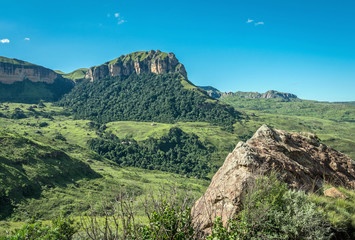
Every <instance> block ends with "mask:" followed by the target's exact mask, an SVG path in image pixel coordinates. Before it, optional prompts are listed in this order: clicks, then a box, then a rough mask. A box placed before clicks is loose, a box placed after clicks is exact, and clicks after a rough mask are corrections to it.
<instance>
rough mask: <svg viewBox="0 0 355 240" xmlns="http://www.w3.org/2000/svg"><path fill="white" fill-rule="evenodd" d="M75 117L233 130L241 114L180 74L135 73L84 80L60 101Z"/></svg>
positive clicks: (103, 120)
mask: <svg viewBox="0 0 355 240" xmlns="http://www.w3.org/2000/svg"><path fill="white" fill-rule="evenodd" d="M59 105H60V106H63V107H66V108H69V109H71V110H72V112H73V114H74V116H75V117H76V118H83V119H90V120H94V121H97V122H100V123H107V122H112V121H156V122H165V123H174V122H177V121H203V122H210V123H213V124H217V125H220V126H224V127H225V128H229V129H230V130H231V129H232V125H233V124H234V123H235V121H236V119H237V118H238V116H239V113H238V112H237V111H236V110H234V109H233V108H232V107H230V106H228V105H226V104H222V103H220V102H218V101H217V100H214V99H212V98H210V97H209V96H207V95H206V94H204V93H203V92H202V91H200V90H199V89H198V88H196V87H195V86H193V85H192V84H191V83H189V82H188V81H187V80H186V79H185V78H184V77H183V76H182V75H181V74H178V73H174V74H173V73H169V74H141V75H136V74H132V75H130V76H129V77H123V76H121V77H113V78H107V79H99V80H96V81H94V82H90V81H83V82H82V83H79V84H77V86H76V87H75V88H74V89H73V91H71V92H70V93H69V94H67V95H66V96H65V97H64V98H63V99H61V100H60V101H59Z"/></svg>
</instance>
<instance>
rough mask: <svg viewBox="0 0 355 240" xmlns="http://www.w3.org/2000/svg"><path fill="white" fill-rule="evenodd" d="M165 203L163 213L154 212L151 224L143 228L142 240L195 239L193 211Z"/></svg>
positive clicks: (150, 220)
mask: <svg viewBox="0 0 355 240" xmlns="http://www.w3.org/2000/svg"><path fill="white" fill-rule="evenodd" d="M179 207H180V206H176V205H169V204H167V203H166V202H163V205H162V208H161V209H162V210H163V211H162V212H157V211H154V212H153V213H152V214H151V217H150V219H149V224H147V225H146V226H144V227H143V228H142V237H141V239H142V240H164V239H166V240H168V239H176V240H185V239H193V236H194V229H193V226H192V218H191V209H190V208H185V209H179Z"/></svg>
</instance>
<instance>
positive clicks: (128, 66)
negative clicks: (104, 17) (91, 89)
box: [85, 50, 187, 81]
mask: <svg viewBox="0 0 355 240" xmlns="http://www.w3.org/2000/svg"><path fill="white" fill-rule="evenodd" d="M172 72H179V73H181V74H182V75H183V76H184V77H185V78H187V73H186V70H185V67H184V65H183V64H181V63H179V60H178V59H177V58H176V57H175V55H174V54H173V53H163V52H160V51H159V50H157V51H154V50H151V51H149V52H135V53H131V54H128V55H122V56H121V57H119V58H117V59H114V60H112V61H110V62H106V63H105V64H103V65H100V66H96V67H91V68H90V69H89V70H88V71H87V73H86V76H85V78H86V79H90V80H91V81H95V80H97V79H101V78H106V77H115V76H122V75H123V76H129V75H131V74H132V73H136V74H138V75H139V74H142V73H156V74H161V73H172Z"/></svg>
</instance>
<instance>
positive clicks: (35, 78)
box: [0, 57, 59, 84]
mask: <svg viewBox="0 0 355 240" xmlns="http://www.w3.org/2000/svg"><path fill="white" fill-rule="evenodd" d="M58 76H59V75H58V74H57V73H55V72H54V71H52V70H50V69H48V68H44V67H41V66H37V65H34V64H30V63H27V62H24V61H20V60H17V59H9V58H4V57H0V83H3V84H13V83H15V82H21V81H23V80H25V79H28V80H30V81H31V82H44V83H49V84H53V83H54V80H55V79H57V78H58Z"/></svg>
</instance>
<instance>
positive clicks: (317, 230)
mask: <svg viewBox="0 0 355 240" xmlns="http://www.w3.org/2000/svg"><path fill="white" fill-rule="evenodd" d="M330 237H331V234H330V228H329V227H328V226H327V224H326V221H325V220H324V218H323V216H322V214H321V213H320V212H319V211H318V210H317V207H316V205H315V204H313V203H311V202H310V200H309V199H308V197H307V195H306V194H305V193H303V192H300V191H299V192H298V191H294V190H287V185H286V184H285V183H282V182H280V181H278V180H277V178H276V176H275V175H274V174H272V175H270V176H269V177H261V178H259V179H258V180H257V182H256V184H255V186H254V187H252V188H251V190H250V191H249V192H248V193H247V196H246V199H245V201H244V204H243V210H242V211H241V212H240V213H239V214H238V215H237V216H236V219H235V220H231V221H230V222H229V226H227V227H224V226H223V225H222V223H221V220H220V219H216V221H215V225H214V227H213V232H212V235H211V236H210V237H208V238H207V239H211V240H212V239H330Z"/></svg>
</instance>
